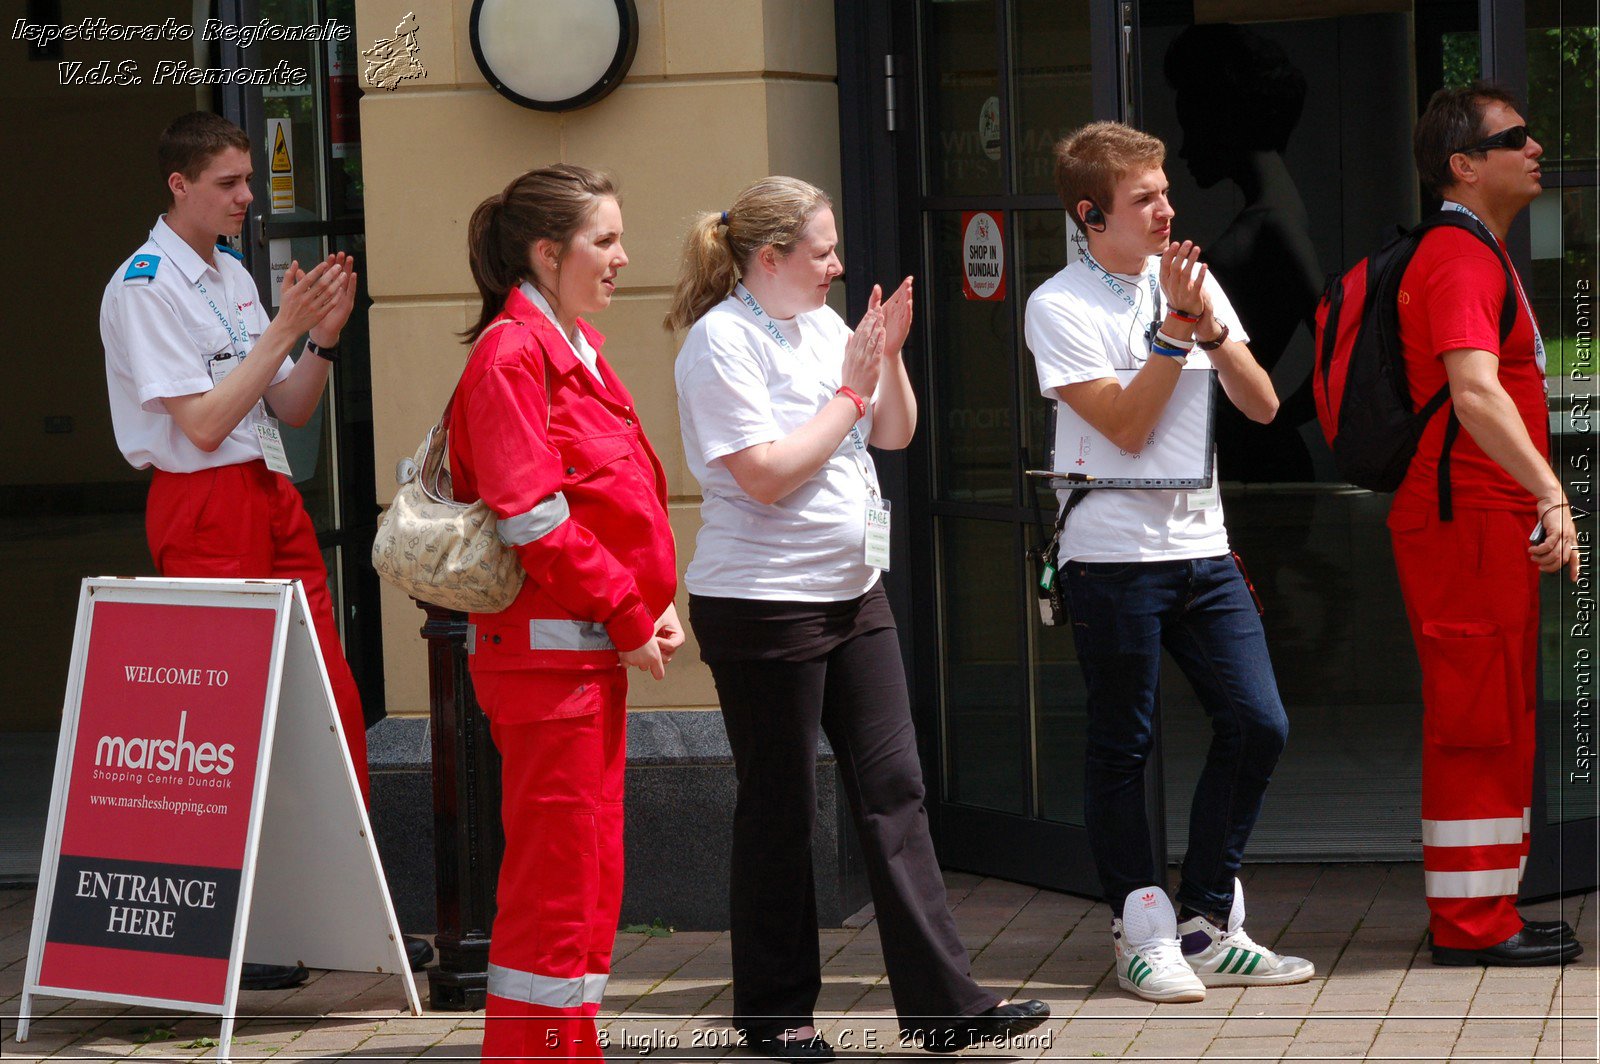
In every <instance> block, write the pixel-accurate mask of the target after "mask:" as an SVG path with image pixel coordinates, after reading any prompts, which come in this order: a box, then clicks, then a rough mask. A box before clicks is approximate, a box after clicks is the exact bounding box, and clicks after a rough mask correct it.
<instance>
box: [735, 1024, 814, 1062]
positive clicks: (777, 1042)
mask: <svg viewBox="0 0 1600 1064" xmlns="http://www.w3.org/2000/svg"><path fill="white" fill-rule="evenodd" d="M785 1033H787V1032H785ZM744 1044H745V1048H746V1049H750V1050H753V1051H754V1052H757V1053H760V1054H761V1055H762V1056H765V1057H771V1058H772V1059H773V1060H814V1061H817V1062H818V1064H826V1062H827V1061H830V1060H832V1059H833V1047H832V1046H830V1045H829V1044H828V1040H827V1039H826V1038H823V1037H822V1036H821V1035H820V1034H814V1035H812V1036H811V1037H810V1038H785V1037H783V1034H775V1035H769V1036H768V1037H766V1038H752V1037H750V1036H749V1035H746V1036H745V1040H744Z"/></svg>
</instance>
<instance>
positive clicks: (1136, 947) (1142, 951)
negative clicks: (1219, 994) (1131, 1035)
mask: <svg viewBox="0 0 1600 1064" xmlns="http://www.w3.org/2000/svg"><path fill="white" fill-rule="evenodd" d="M1111 943H1112V946H1113V948H1114V949H1115V951H1116V965H1117V985H1118V986H1120V987H1122V989H1124V990H1126V991H1128V992H1129V993H1133V994H1137V995H1139V996H1140V997H1142V998H1144V999H1145V1000H1146V1001H1203V1000H1204V999H1205V996H1206V988H1205V985H1204V984H1203V983H1201V982H1200V980H1199V978H1198V977H1196V976H1195V974H1194V971H1193V970H1192V969H1190V967H1189V965H1188V964H1187V963H1186V962H1185V961H1184V959H1183V948H1182V947H1181V946H1180V945H1179V943H1178V914H1177V913H1175V912H1173V911H1172V902H1170V901H1168V900H1167V892H1166V891H1164V890H1162V889H1161V888H1160V887H1146V888H1144V889H1143V890H1136V891H1133V892H1132V893H1130V894H1129V895H1128V896H1127V898H1126V899H1124V901H1123V903H1122V917H1121V918H1120V919H1114V920H1112V921H1111Z"/></svg>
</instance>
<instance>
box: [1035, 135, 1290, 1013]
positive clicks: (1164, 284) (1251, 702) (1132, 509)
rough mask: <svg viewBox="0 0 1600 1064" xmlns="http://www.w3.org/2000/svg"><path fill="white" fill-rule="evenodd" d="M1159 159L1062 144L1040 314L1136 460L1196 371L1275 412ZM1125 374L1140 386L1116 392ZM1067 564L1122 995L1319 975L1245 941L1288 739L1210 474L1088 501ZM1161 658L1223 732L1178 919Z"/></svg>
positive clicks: (1069, 379) (1200, 804)
mask: <svg viewBox="0 0 1600 1064" xmlns="http://www.w3.org/2000/svg"><path fill="white" fill-rule="evenodd" d="M1165 155H1166V149H1165V148H1164V146H1163V145H1162V143H1161V142H1160V141H1159V140H1157V139H1155V138H1154V137H1151V136H1148V135H1146V134H1144V133H1140V132H1139V131H1137V130H1134V129H1130V128H1129V127H1127V126H1124V125H1121V124H1119V123H1115V122H1096V123H1093V124H1092V125H1088V126H1085V127H1084V128H1082V129H1080V130H1078V131H1076V132H1074V133H1073V134H1071V135H1070V136H1068V137H1066V138H1065V139H1064V140H1062V141H1061V142H1060V143H1059V144H1058V145H1056V163H1055V176H1056V185H1057V188H1058V190H1059V191H1060V193H1061V199H1062V202H1063V203H1064V204H1065V206H1066V209H1067V213H1068V215H1069V216H1070V217H1071V218H1072V220H1073V222H1074V223H1075V224H1076V225H1077V227H1078V229H1079V231H1080V232H1081V233H1082V234H1083V236H1084V238H1085V239H1086V240H1087V242H1088V248H1087V251H1086V253H1085V254H1084V255H1083V257H1082V258H1081V259H1080V260H1079V261H1076V262H1074V263H1072V264H1071V265H1069V266H1067V267H1066V268H1065V269H1063V270H1062V271H1061V272H1060V273H1058V274H1056V275H1055V276H1054V277H1052V278H1051V279H1050V280H1048V281H1046V282H1045V283H1044V284H1042V285H1040V286H1039V288H1038V289H1037V290H1036V291H1035V292H1034V293H1033V295H1032V296H1031V297H1030V298H1029V300H1028V310H1027V318H1026V326H1025V328H1026V336H1027V341H1028V347H1029V349H1030V350H1032V352H1033V356H1034V361H1035V364H1036V365H1037V367H1038V371H1039V386H1040V389H1041V390H1042V391H1043V393H1044V395H1045V396H1046V397H1048V398H1052V399H1055V400H1057V401H1058V402H1061V403H1064V404H1066V405H1067V406H1068V407H1070V408H1071V409H1072V411H1073V412H1074V413H1076V414H1077V415H1078V416H1079V417H1082V418H1083V419H1084V420H1086V421H1087V422H1088V423H1089V424H1090V425H1091V426H1093V427H1094V428H1095V429H1096V430H1098V431H1099V432H1100V433H1101V434H1102V435H1103V436H1105V437H1106V438H1107V439H1108V440H1109V441H1111V443H1112V444H1114V445H1116V446H1117V447H1119V448H1121V449H1123V450H1127V451H1138V450H1140V449H1141V448H1142V446H1143V445H1144V441H1145V440H1146V439H1147V438H1148V437H1149V435H1150V433H1151V430H1152V429H1153V428H1154V427H1155V425H1156V422H1157V421H1158V420H1159V419H1160V417H1161V413H1162V411H1163V410H1164V409H1165V407H1166V404H1167V402H1168V401H1169V400H1170V399H1171V398H1172V395H1173V392H1174V390H1175V389H1176V387H1177V384H1178V378H1179V373H1180V372H1181V371H1182V370H1183V369H1185V368H1188V369H1212V370H1215V371H1216V375H1217V379H1218V380H1219V381H1220V383H1221V385H1222V391H1223V393H1224V394H1225V395H1226V397H1227V399H1228V401H1229V402H1231V403H1233V405H1234V406H1236V407H1238V408H1239V410H1240V411H1241V412H1243V413H1244V414H1245V416H1246V417H1249V418H1251V419H1252V420H1254V421H1259V422H1267V421H1270V420H1272V417H1273V415H1275V414H1276V413H1277V410H1278V399H1277V396H1276V395H1275V394H1274V392H1273V389H1272V382H1271V380H1270V379H1269V378H1268V376H1267V374H1266V371H1265V370H1263V369H1262V368H1261V366H1260V365H1259V364H1258V363H1257V362H1256V360H1255V358H1254V356H1252V355H1251V353H1250V349H1249V348H1248V347H1247V346H1245V345H1246V342H1247V341H1248V339H1249V337H1248V336H1246V335H1245V332H1244V329H1243V328H1242V327H1241V326H1240V324H1239V321H1238V319H1237V318H1236V317H1235V316H1234V313H1233V307H1232V306H1231V305H1230V304H1229V302H1228V298H1227V296H1226V295H1224V294H1223V291H1222V288H1221V287H1220V286H1219V285H1218V284H1217V283H1216V281H1215V280H1213V279H1212V278H1211V277H1210V276H1209V275H1208V274H1207V271H1206V268H1205V266H1204V265H1203V264H1202V263H1201V262H1200V249H1199V248H1198V247H1196V246H1195V245H1194V244H1193V243H1192V242H1189V241H1184V242H1183V243H1181V244H1180V243H1176V242H1174V241H1173V240H1172V217H1173V211H1172V207H1171V204H1170V203H1169V202H1168V200H1167V191H1168V186H1167V178H1166V175H1165V174H1164V173H1163V172H1162V169H1161V166H1162V162H1163V161H1164V159H1165ZM1117 370H1137V371H1138V372H1137V373H1136V374H1135V375H1134V376H1133V377H1132V379H1131V380H1129V381H1127V382H1126V383H1122V382H1120V381H1119V379H1118V377H1117V373H1116V371H1117ZM1064 502H1065V498H1063V503H1064ZM1058 564H1059V566H1060V573H1061V576H1062V577H1063V578H1064V579H1065V581H1066V591H1067V600H1068V606H1069V609H1070V612H1071V615H1072V621H1073V624H1072V632H1073V637H1074V640H1075V642H1076V645H1077V650H1078V661H1079V663H1080V665H1081V666H1082V668H1083V675H1084V680H1085V682H1086V685H1087V687H1088V718H1089V720H1088V735H1087V770H1086V772H1085V792H1086V793H1085V797H1084V821H1085V824H1086V826H1087V828H1088V831H1089V842H1090V847H1091V849H1092V850H1093V852H1094V855H1095V864H1096V867H1097V869H1098V871H1099V873H1100V880H1101V885H1102V887H1103V889H1104V891H1105V897H1106V900H1107V901H1108V902H1109V903H1110V905H1111V907H1112V911H1113V920H1112V939H1113V943H1114V949H1115V955H1116V969H1117V982H1118V983H1119V984H1120V985H1121V986H1122V987H1123V988H1124V989H1126V990H1130V991H1132V992H1133V993H1135V994H1137V995H1139V996H1140V997H1143V998H1146V999H1148V1000H1152V1001H1198V1000H1201V999H1202V998H1203V997H1204V996H1205V988H1206V987H1208V986H1256V985H1262V984H1276V983H1299V982H1304V981H1305V980H1307V979H1309V978H1311V975H1312V972H1313V969H1312V965H1311V963H1310V962H1309V961H1306V960H1302V959H1300V958H1298V957H1284V956H1280V955H1278V954H1276V953H1274V952H1272V951H1271V950H1269V949H1267V948H1266V947H1264V946H1260V945H1258V944H1256V943H1255V942H1253V941H1252V940H1251V939H1250V937H1249V936H1248V935H1246V934H1245V932H1244V930H1243V927H1242V924H1243V921H1244V899H1243V892H1242V890H1241V889H1240V887H1239V882H1238V879H1237V874H1238V870H1239V864H1240V861H1241V859H1242V857H1243V855H1244V848H1245V843H1246V842H1247V841H1248V839H1249V837H1250V830H1251V828H1252V827H1254V826H1255V822H1256V817H1257V816H1258V815H1259V813H1260V811H1261V798H1262V794H1263V792H1264V791H1265V790H1266V786H1267V782H1268V780H1270V779H1271V777H1272V769H1273V766H1274V765H1275V764H1276V762H1277V759H1278V754H1279V753H1280V752H1281V751H1282V749H1283V743H1284V739H1285V737H1286V736H1287V734H1288V728H1289V725H1288V720H1287V718H1286V717H1285V715H1284V711H1283V704H1282V702H1281V701H1280V700H1279V697H1278V688H1277V681H1276V680H1275V679H1274V677H1273V673H1272V662H1271V660H1270V659H1269V657H1268V655H1267V642H1266V636H1265V634H1264V632H1263V631H1262V627H1261V619H1260V616H1259V612H1258V609H1257V607H1256V605H1255V600H1254V596H1253V595H1252V593H1251V590H1250V588H1249V586H1248V584H1247V583H1246V581H1245V579H1244V578H1243V575H1242V574H1241V572H1240V570H1239V568H1238V566H1237V564H1236V563H1235V560H1234V557H1233V555H1232V554H1231V553H1230V552H1229V549H1228V533H1227V529H1226V528H1224V527H1223V523H1222V503H1221V499H1220V498H1219V496H1218V493H1217V484H1216V480H1215V477H1214V476H1213V480H1212V482H1211V484H1210V486H1208V487H1206V488H1204V489H1201V490H1198V491H1169V490H1157V489H1149V490H1116V489H1098V490H1090V491H1088V492H1087V493H1086V494H1085V495H1084V496H1083V498H1082V500H1081V502H1080V503H1079V505H1077V506H1076V507H1074V509H1073V510H1072V512H1071V515H1070V517H1069V518H1068V520H1067V522H1066V525H1065V528H1064V529H1063V531H1062V535H1061V543H1060V552H1059V554H1058ZM1162 647H1165V648H1166V649H1167V651H1168V652H1169V653H1170V654H1172V656H1173V658H1174V660H1176V661H1177V663H1178V665H1179V667H1180V668H1182V669H1183V672H1184V675H1186V676H1187V677H1188V678H1189V682H1190V683H1191V684H1193V685H1194V688H1195V692H1196V694H1198V695H1199V697H1200V701H1201V703H1202V704H1203V705H1204V706H1205V708H1206V712H1207V713H1208V714H1209V715H1210V717H1211V721H1212V727H1213V731H1214V738H1213V740H1212V744H1211V748H1210V751H1209V753H1208V755H1207V757H1206V765H1205V769H1204V770H1203V771H1202V772H1201V775H1200V782H1199V785H1198V786H1197V787H1196V788H1195V796H1194V803H1193V806H1192V807H1191V810H1190V828H1189V851H1188V853H1187V854H1186V855H1185V858H1184V862H1183V871H1182V876H1181V880H1180V884H1179V887H1178V891H1177V902H1178V905H1179V911H1177V912H1174V910H1173V906H1172V903H1171V902H1170V901H1168V899H1167V895H1166V891H1165V889H1164V887H1163V886H1162V885H1161V878H1164V876H1163V874H1162V872H1161V870H1160V869H1157V868H1156V867H1155V866H1154V865H1153V862H1152V856H1151V845H1150V827H1149V823H1148V821H1147V820H1146V816H1145V804H1144V768H1145V762H1146V760H1147V758H1148V757H1149V753H1150V746H1151V742H1152V728H1153V725H1152V718H1153V713H1154V710H1155V698H1156V682H1157V679H1158V677H1159V674H1160V667H1161V650H1162ZM1158 877H1160V878H1158ZM1180 920H1181V923H1180Z"/></svg>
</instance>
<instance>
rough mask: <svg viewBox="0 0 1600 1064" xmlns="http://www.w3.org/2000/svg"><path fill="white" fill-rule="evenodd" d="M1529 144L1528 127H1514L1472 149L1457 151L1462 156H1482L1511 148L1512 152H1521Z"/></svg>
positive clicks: (1479, 142)
mask: <svg viewBox="0 0 1600 1064" xmlns="http://www.w3.org/2000/svg"><path fill="white" fill-rule="evenodd" d="M1527 143H1528V127H1527V126H1512V127H1511V128H1510V129H1502V130H1501V131H1500V132H1498V133H1496V134H1495V135H1494V136H1492V137H1487V138H1485V139H1483V140H1480V141H1478V143H1476V144H1474V145H1472V147H1470V148H1457V149H1456V151H1457V152H1458V153H1459V154H1461V155H1482V154H1484V153H1485V152H1491V151H1494V150H1495V149H1496V148H1510V149H1511V150H1512V151H1521V150H1522V149H1523V146H1524V145H1526V144H1527Z"/></svg>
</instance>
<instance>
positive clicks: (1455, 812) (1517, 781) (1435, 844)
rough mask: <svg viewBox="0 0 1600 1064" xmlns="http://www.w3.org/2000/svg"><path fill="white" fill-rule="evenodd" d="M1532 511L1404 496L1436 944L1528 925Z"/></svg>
mask: <svg viewBox="0 0 1600 1064" xmlns="http://www.w3.org/2000/svg"><path fill="white" fill-rule="evenodd" d="M1535 519H1536V514H1535V512H1534V511H1533V510H1532V509H1529V510H1528V511H1526V512H1522V511H1511V510H1472V509H1461V508H1459V507H1458V508H1457V509H1456V512H1455V520H1453V521H1440V520H1439V515H1438V507H1437V505H1436V504H1433V503H1417V502H1412V501H1410V500H1404V499H1402V500H1397V501H1396V503H1395V506H1394V509H1393V510H1392V511H1391V512H1390V514H1389V531H1390V535H1391V537H1392V539H1393V542H1394V558H1395V565H1396V567H1397V568H1398V569H1399V572H1400V590H1401V593H1402V594H1403V595H1404V597H1405V602H1406V613H1407V615H1408V617H1409V618H1410V621H1411V634H1412V638H1413V639H1415V640H1416V644H1417V657H1418V659H1419V660H1420V662H1421V664H1422V706H1423V710H1422V728H1423V737H1422V868H1423V878H1424V890H1425V893H1426V894H1427V899H1428V910H1429V912H1430V914H1431V920H1430V928H1431V930H1432V932H1433V941H1434V942H1435V943H1436V944H1438V945H1440V946H1445V947H1449V948H1454V949H1472V948H1478V947H1483V946H1490V945H1494V944H1495V943H1497V942H1503V941H1505V940H1506V939H1508V938H1510V937H1511V936H1512V935H1514V934H1516V933H1517V932H1518V931H1519V930H1521V928H1522V917H1521V915H1520V914H1519V913H1518V912H1517V910H1516V900H1517V890H1518V887H1519V885H1520V882H1521V878H1522V869H1523V867H1524V865H1526V863H1527V857H1528V828H1529V822H1530V820H1529V817H1530V807H1531V805H1532V803H1533V752H1534V724H1535V719H1536V710H1537V706H1538V687H1537V678H1536V675H1535V665H1536V662H1537V660H1538V657H1537V648H1538V639H1539V570H1538V568H1536V567H1535V566H1534V564H1533V563H1532V562H1531V561H1529V560H1528V532H1529V531H1530V530H1531V529H1532V528H1533V524H1534V521H1535Z"/></svg>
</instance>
